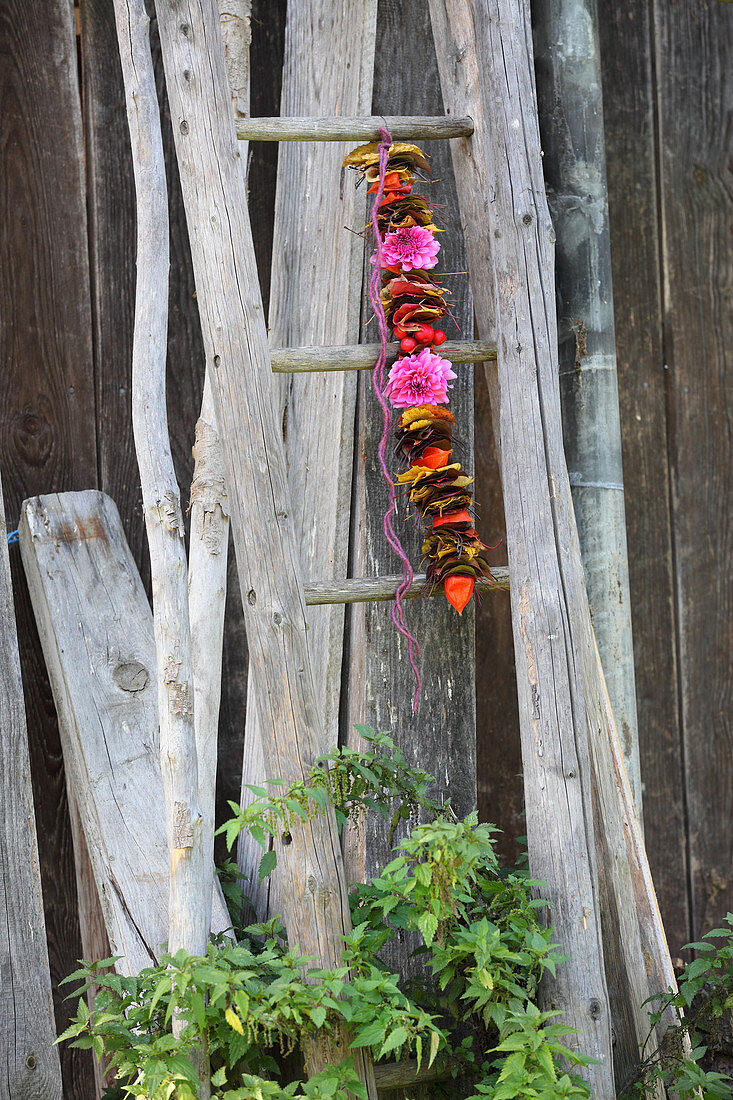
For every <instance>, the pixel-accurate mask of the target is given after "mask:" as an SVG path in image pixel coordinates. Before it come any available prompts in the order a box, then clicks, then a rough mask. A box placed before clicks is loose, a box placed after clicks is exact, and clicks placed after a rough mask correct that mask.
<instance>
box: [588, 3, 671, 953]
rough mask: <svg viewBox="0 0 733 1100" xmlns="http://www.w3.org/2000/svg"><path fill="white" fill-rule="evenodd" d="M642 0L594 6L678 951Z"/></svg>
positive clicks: (634, 560) (648, 809)
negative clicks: (601, 74) (626, 5)
mask: <svg viewBox="0 0 733 1100" xmlns="http://www.w3.org/2000/svg"><path fill="white" fill-rule="evenodd" d="M649 20H650V8H649V6H648V5H647V4H646V3H644V2H639V0H637V2H636V3H634V4H632V5H630V6H629V7H628V8H625V9H624V10H623V11H622V10H621V7H620V6H619V5H616V4H602V5H601V6H600V9H599V31H600V38H601V60H602V63H603V91H604V125H605V133H606V149H607V163H608V187H609V211H610V226H611V257H612V260H613V285H614V303H615V313H616V343H617V355H618V367H619V376H618V377H619V400H620V404H621V423H622V442H623V462H624V479H625V483H626V493H625V497H626V520H627V524H628V537H629V571H630V580H631V612H632V619H633V625H634V634H635V638H636V644H635V646H634V651H635V653H634V655H635V666H636V684H637V705H638V713H639V740H640V755H641V773H642V778H643V782H644V824H645V840H646V848H647V852H648V853H649V862H650V864H651V868H652V873H653V875H654V881H655V884H656V888H657V893H658V895H659V903H660V908H661V911H662V916H663V919H664V925H665V928H666V931H667V935H668V938H669V943H670V946H671V948H672V952H673V954H679V950H680V947H681V946H682V944H683V943H688V942H689V941H690V940H691V939H692V938H693V935H692V927H691V924H690V914H689V896H688V888H687V885H688V876H687V846H686V837H685V819H684V815H685V810H684V800H683V798H681V797H680V792H681V791H682V790H683V765H682V742H681V732H680V719H679V707H678V702H679V691H678V669H677V655H676V648H675V643H674V639H675V622H674V595H673V584H674V581H673V565H672V541H671V540H672V534H671V519H670V485H669V470H668V465H667V412H666V393H665V391H666V372H665V370H664V367H663V364H664V358H663V353H662V323H661V283H660V268H659V219H658V199H657V170H656V142H655V123H654V111H655V104H654V77H653V70H654V59H653V37H652V31H651V28H650V25H649Z"/></svg>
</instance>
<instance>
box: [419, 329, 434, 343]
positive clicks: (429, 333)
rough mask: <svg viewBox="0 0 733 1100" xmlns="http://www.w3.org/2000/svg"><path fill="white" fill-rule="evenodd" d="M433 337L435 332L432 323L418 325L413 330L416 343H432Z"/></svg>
mask: <svg viewBox="0 0 733 1100" xmlns="http://www.w3.org/2000/svg"><path fill="white" fill-rule="evenodd" d="M434 338H435V332H434V330H433V327H432V325H418V326H417V330H416V332H415V339H416V340H417V342H418V344H432V342H433V340H434Z"/></svg>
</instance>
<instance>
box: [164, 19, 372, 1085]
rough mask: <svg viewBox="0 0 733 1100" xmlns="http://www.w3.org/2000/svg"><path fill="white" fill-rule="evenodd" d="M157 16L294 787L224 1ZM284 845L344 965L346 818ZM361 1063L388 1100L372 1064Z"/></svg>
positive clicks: (309, 922) (301, 713)
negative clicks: (221, 10)
mask: <svg viewBox="0 0 733 1100" xmlns="http://www.w3.org/2000/svg"><path fill="white" fill-rule="evenodd" d="M157 12H158V22H159V29H160V38H161V46H162V53H163V62H164V67H165V74H166V83H167V90H168V99H169V103H170V107H171V117H172V120H173V131H174V135H175V139H176V152H177V157H178V164H179V170H180V176H181V188H182V192H183V198H184V203H185V207H186V217H187V221H188V230H189V236H190V241H191V254H192V259H193V267H194V274H195V279H196V291H197V301H198V305H199V311H200V316H201V327H202V331H203V338H204V345H205V349H206V355H207V361H208V362H209V363H210V364H211V365H212V367H213V372H212V373H213V381H214V387H213V388H214V404H215V407H216V412H217V422H218V425H219V430H220V432H221V437H222V442H223V445H224V454H225V459H226V481H227V487H228V492H229V495H230V500H231V505H232V527H233V532H234V541H235V548H236V552H237V566H238V572H239V581H240V585H241V588H242V597H243V598H242V604H243V607H244V610H245V620H246V626H247V638H248V643H249V651H250V672H251V674H252V676H253V678H254V682H255V685H256V690H257V708H258V716H259V719H260V723H261V725H262V728H263V738H264V743H265V763H266V765H267V772H268V775H270V776H271V777H276V778H281V779H283V780H284V781H285V782H286V783H287V782H292V781H294V780H302V779H304V778H305V776H306V775H307V773H308V769H309V767H310V765H311V763H312V761H313V759H314V758H315V757H316V756H317V755H318V754H319V752H320V751H321V745H322V719H321V715H320V714H319V708H318V704H317V702H316V696H315V690H314V683H313V674H312V670H311V665H310V658H309V654H308V647H307V633H306V632H307V624H306V617H305V601H304V595H303V588H302V582H301V577H300V563H299V555H298V543H297V538H296V533H295V529H294V521H293V516H292V509H291V503H290V497H289V492H288V486H287V476H286V465H285V455H284V448H283V445H282V434H281V433H282V428H281V425H279V424H278V422H277V417H276V413H275V408H276V406H275V395H274V387H273V380H272V372H271V365H270V355H269V349H268V345H267V333H266V330H265V325H264V317H263V309H262V301H261V298H260V293H259V287H258V281H257V272H256V268H255V262H254V249H253V245H252V234H251V230H250V224H249V216H248V212H247V195H246V186H245V178H244V173H243V171H242V166H241V162H240V158H239V151H238V149H237V147H236V146H237V139H236V135H235V130H234V124H233V119H232V110H231V97H230V92H229V88H228V84H227V75H226V69H225V66H224V57H223V50H222V45H221V36H220V33H219V25H218V12H217V10H216V7H215V4H214V2H213V0H199V2H196V3H194V0H183V2H180V0H160V2H159V3H158V5H157ZM283 841H284V842H283ZM276 850H277V855H278V860H279V862H280V864H281V866H282V869H283V891H282V897H283V906H282V909H283V917H284V920H285V924H286V927H287V929H288V933H289V939H290V943H291V944H292V945H293V946H295V945H297V946H298V947H299V948H300V950H301V951H302V952H303V953H304V954H307V955H314V956H315V957H316V959H317V960H318V962H319V963H321V964H322V965H324V966H332V965H339V963H340V961H341V936H342V935H343V934H344V933H345V932H346V931H348V929H349V927H350V923H351V922H350V914H349V906H348V898H347V893H346V883H345V880H344V872H343V862H342V859H341V850H340V845H339V837H338V831H337V828H336V821H335V817H334V815H333V814H332V813H329V814H328V815H327V816H323V817H320V816H319V817H316V818H314V819H313V820H311V821H310V822H304V823H303V824H302V825H301V824H298V825H295V826H294V827H293V828H292V831H291V833H290V834H288V835H287V836H286V837H285V838H282V837H278V840H277V844H276ZM345 1053H346V1040H345V1036H344V1035H340V1034H333V1035H331V1036H330V1041H329V1042H325V1041H323V1040H321V1041H319V1042H318V1043H314V1044H313V1045H312V1047H311V1049H310V1050H309V1051H308V1052H307V1068H308V1072H309V1073H312V1072H314V1071H316V1070H318V1069H320V1068H321V1067H322V1066H324V1065H326V1064H331V1063H332V1062H333V1061H334V1059H336V1060H339V1059H340V1058H341V1057H343V1056H344V1055H345ZM356 1064H357V1068H358V1071H359V1073H360V1076H362V1078H363V1079H364V1080H366V1081H367V1082H368V1087H369V1091H370V1095H371V1096H376V1088H375V1086H374V1079H373V1070H372V1068H371V1066H370V1065H369V1064H368V1062H367V1060H366V1059H364V1058H362V1057H361V1056H359V1057H357V1059H356Z"/></svg>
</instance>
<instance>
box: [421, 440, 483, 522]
mask: <svg viewBox="0 0 733 1100" xmlns="http://www.w3.org/2000/svg"><path fill="white" fill-rule="evenodd" d="M427 449H428V450H431V449H432V448H427ZM420 461H421V462H422V459H420ZM444 523H471V524H472V523H473V518H472V516H471V515H469V513H468V512H467V511H466V509H465V508H461V510H460V512H448V513H447V514H446V515H444V516H433V527H442V526H443V524H444Z"/></svg>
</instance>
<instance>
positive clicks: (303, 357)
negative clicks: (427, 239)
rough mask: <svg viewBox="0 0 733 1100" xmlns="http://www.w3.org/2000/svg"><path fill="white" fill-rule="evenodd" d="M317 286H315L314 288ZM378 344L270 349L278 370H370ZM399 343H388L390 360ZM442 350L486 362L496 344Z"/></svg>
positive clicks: (458, 358)
mask: <svg viewBox="0 0 733 1100" xmlns="http://www.w3.org/2000/svg"><path fill="white" fill-rule="evenodd" d="M314 290H315V288H314ZM379 348H380V345H379V344H346V345H345V346H343V347H337V346H333V347H321V348H276V349H273V351H272V352H271V358H272V369H273V371H274V372H275V373H276V374H288V373H292V372H295V371H326V370H370V369H371V368H373V367H374V365H375V363H376V362H377V358H378V356H379ZM399 348H400V345H399V344H392V343H390V344H387V362H388V363H389V362H390V361H391V360H394V359H396V358H397V353H398V351H399ZM440 354H441V355H442V356H443V358H444V359H450V361H451V363H486V362H488V361H489V360H495V359H496V344H493V343H491V344H490V343H482V342H481V341H480V340H446V342H445V343H444V344H441V347H440Z"/></svg>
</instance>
